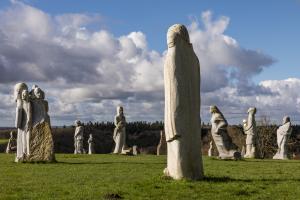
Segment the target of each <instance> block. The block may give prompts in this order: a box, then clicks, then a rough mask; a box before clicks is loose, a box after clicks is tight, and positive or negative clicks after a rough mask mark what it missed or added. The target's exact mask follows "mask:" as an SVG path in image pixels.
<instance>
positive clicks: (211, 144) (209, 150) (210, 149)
mask: <svg viewBox="0 0 300 200" xmlns="http://www.w3.org/2000/svg"><path fill="white" fill-rule="evenodd" d="M212 148H213V141H210V143H209V149H208V152H207V155H208V157H212Z"/></svg>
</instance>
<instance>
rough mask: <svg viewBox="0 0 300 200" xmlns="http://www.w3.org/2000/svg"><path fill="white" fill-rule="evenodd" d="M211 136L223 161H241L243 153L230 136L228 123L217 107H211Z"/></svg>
mask: <svg viewBox="0 0 300 200" xmlns="http://www.w3.org/2000/svg"><path fill="white" fill-rule="evenodd" d="M210 113H211V114H212V117H211V126H212V127H211V134H212V137H213V139H214V142H215V144H216V147H217V150H218V152H219V158H221V159H240V158H241V153H240V152H239V151H238V147H237V146H236V145H235V144H234V143H233V142H232V139H231V137H230V136H229V135H228V132H227V126H228V123H227V121H226V119H225V117H224V116H223V114H222V113H221V111H220V110H219V109H218V107H217V106H210Z"/></svg>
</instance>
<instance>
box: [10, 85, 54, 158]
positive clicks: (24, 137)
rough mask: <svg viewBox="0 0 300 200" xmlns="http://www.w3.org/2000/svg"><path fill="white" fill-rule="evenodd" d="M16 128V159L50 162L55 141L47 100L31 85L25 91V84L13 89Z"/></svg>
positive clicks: (40, 90)
mask: <svg viewBox="0 0 300 200" xmlns="http://www.w3.org/2000/svg"><path fill="white" fill-rule="evenodd" d="M14 96H15V102H16V104H17V107H16V121H15V126H16V128H17V154H16V159H15V161H16V162H41V161H43V162H53V161H55V155H54V144H53V138H52V132H51V123H50V117H49V115H48V102H47V101H46V100H45V93H44V91H43V90H42V89H41V88H39V87H38V86H37V85H33V87H32V90H31V91H30V92H29V91H28V86H27V85H26V84H25V83H18V84H16V85H15V88H14Z"/></svg>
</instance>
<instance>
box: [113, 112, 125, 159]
mask: <svg viewBox="0 0 300 200" xmlns="http://www.w3.org/2000/svg"><path fill="white" fill-rule="evenodd" d="M114 123H115V126H116V127H115V130H114V134H113V139H114V141H115V143H116V146H115V149H114V152H113V153H115V154H121V153H122V151H123V150H124V149H125V146H126V145H125V143H126V129H125V127H126V118H125V116H124V112H123V107H122V106H118V107H117V115H116V116H115V120H114Z"/></svg>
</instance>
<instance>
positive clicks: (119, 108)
mask: <svg viewBox="0 0 300 200" xmlns="http://www.w3.org/2000/svg"><path fill="white" fill-rule="evenodd" d="M123 114H124V113H123V107H122V106H120V107H118V115H123Z"/></svg>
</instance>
